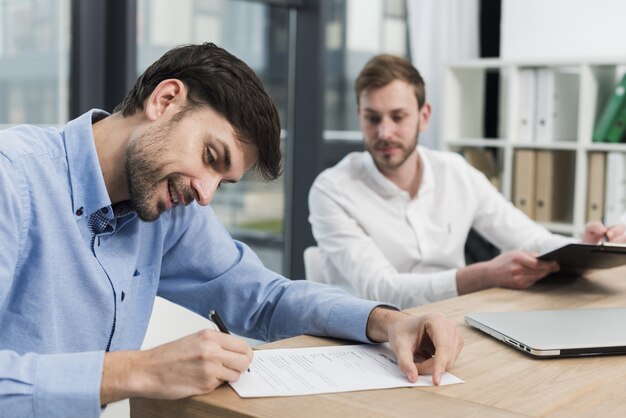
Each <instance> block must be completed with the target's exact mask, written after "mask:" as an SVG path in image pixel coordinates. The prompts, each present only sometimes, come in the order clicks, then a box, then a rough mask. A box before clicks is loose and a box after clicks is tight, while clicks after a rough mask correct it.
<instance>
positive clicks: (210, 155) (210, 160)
mask: <svg viewBox="0 0 626 418" xmlns="http://www.w3.org/2000/svg"><path fill="white" fill-rule="evenodd" d="M204 159H205V161H206V163H207V164H209V165H213V164H215V161H216V158H215V155H213V151H211V148H209V147H207V148H206V156H205V157H204Z"/></svg>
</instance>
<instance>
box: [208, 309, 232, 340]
mask: <svg viewBox="0 0 626 418" xmlns="http://www.w3.org/2000/svg"><path fill="white" fill-rule="evenodd" d="M209 319H210V320H211V321H213V323H214V324H215V325H217V328H218V329H219V330H220V332H223V333H224V334H230V332H229V331H228V328H226V325H224V323H223V322H222V318H220V316H219V315H218V314H217V311H216V310H214V309H213V310H211V312H209Z"/></svg>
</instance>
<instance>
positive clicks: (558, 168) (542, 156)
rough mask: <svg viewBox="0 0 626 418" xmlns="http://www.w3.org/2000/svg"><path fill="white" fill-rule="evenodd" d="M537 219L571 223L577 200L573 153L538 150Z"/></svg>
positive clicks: (539, 220)
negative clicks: (574, 203) (575, 197)
mask: <svg viewBox="0 0 626 418" xmlns="http://www.w3.org/2000/svg"><path fill="white" fill-rule="evenodd" d="M536 164H537V177H536V179H537V187H536V189H535V191H536V195H535V204H536V207H535V220H536V221H538V222H569V221H571V219H572V214H573V201H574V171H575V167H574V164H575V159H574V153H573V152H570V151H537V154H536Z"/></svg>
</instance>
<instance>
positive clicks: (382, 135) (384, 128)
mask: <svg viewBox="0 0 626 418" xmlns="http://www.w3.org/2000/svg"><path fill="white" fill-rule="evenodd" d="M392 131H393V121H391V120H390V119H389V118H387V117H384V118H382V119H381V121H380V123H379V124H378V138H379V139H390V138H391V132H392Z"/></svg>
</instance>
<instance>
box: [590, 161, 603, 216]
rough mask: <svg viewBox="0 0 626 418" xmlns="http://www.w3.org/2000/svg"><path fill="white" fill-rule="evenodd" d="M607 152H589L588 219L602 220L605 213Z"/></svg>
mask: <svg viewBox="0 0 626 418" xmlns="http://www.w3.org/2000/svg"><path fill="white" fill-rule="evenodd" d="M605 166H606V153H604V152H590V153H589V176H588V181H587V221H601V220H602V217H603V215H604V177H605V176H604V173H605Z"/></svg>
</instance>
